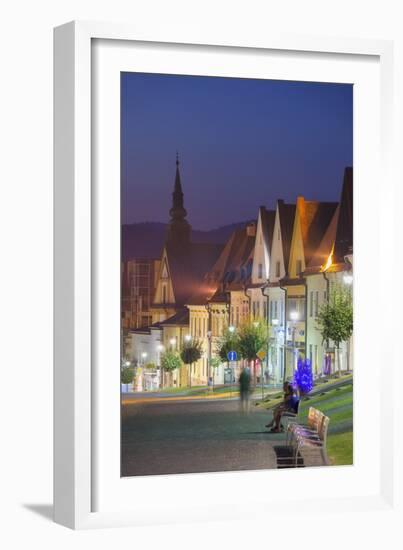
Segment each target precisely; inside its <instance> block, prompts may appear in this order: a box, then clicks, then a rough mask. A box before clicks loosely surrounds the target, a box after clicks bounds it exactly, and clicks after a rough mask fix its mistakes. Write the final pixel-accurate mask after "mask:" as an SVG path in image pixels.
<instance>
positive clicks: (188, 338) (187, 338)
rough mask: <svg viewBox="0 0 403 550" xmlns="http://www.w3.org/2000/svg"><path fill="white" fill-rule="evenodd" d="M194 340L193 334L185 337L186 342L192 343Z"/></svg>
mask: <svg viewBox="0 0 403 550" xmlns="http://www.w3.org/2000/svg"><path fill="white" fill-rule="evenodd" d="M191 339H192V335H191V334H186V335H185V342H190V341H191Z"/></svg>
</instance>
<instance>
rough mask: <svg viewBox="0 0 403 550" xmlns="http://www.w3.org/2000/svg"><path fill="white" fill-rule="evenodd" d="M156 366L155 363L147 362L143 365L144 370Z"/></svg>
mask: <svg viewBox="0 0 403 550" xmlns="http://www.w3.org/2000/svg"><path fill="white" fill-rule="evenodd" d="M156 368H157V366H156V364H155V363H147V365H145V366H144V370H155V369H156Z"/></svg>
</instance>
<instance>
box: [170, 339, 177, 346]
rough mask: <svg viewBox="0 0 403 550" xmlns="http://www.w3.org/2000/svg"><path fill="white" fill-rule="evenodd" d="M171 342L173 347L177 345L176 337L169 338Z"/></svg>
mask: <svg viewBox="0 0 403 550" xmlns="http://www.w3.org/2000/svg"><path fill="white" fill-rule="evenodd" d="M169 343H170V345H171V347H172V348H173V347H174V346H175V345H176V338H171V339H170V340H169Z"/></svg>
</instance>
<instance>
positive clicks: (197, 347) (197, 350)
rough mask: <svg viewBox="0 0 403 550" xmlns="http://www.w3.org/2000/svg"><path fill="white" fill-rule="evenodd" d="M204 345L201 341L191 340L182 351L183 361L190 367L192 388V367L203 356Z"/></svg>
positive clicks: (190, 384)
mask: <svg viewBox="0 0 403 550" xmlns="http://www.w3.org/2000/svg"><path fill="white" fill-rule="evenodd" d="M202 351H203V347H202V343H201V342H200V341H199V340H196V339H191V340H190V341H188V342H185V344H184V346H183V348H182V351H181V359H182V361H183V362H184V363H185V365H189V386H190V387H191V386H192V365H193V363H196V362H197V361H198V360H199V359H200V357H201V356H202Z"/></svg>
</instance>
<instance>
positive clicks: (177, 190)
mask: <svg viewBox="0 0 403 550" xmlns="http://www.w3.org/2000/svg"><path fill="white" fill-rule="evenodd" d="M169 214H170V216H171V219H170V222H169V225H168V231H167V244H170V245H174V246H178V245H179V246H183V245H186V244H189V242H190V232H191V230H192V228H191V226H190V224H189V223H188V222H187V220H186V216H187V212H186V210H185V208H184V206H183V191H182V184H181V178H180V173H179V158H178V154H176V175H175V185H174V191H173V193H172V208H171V209H170V211H169Z"/></svg>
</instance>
